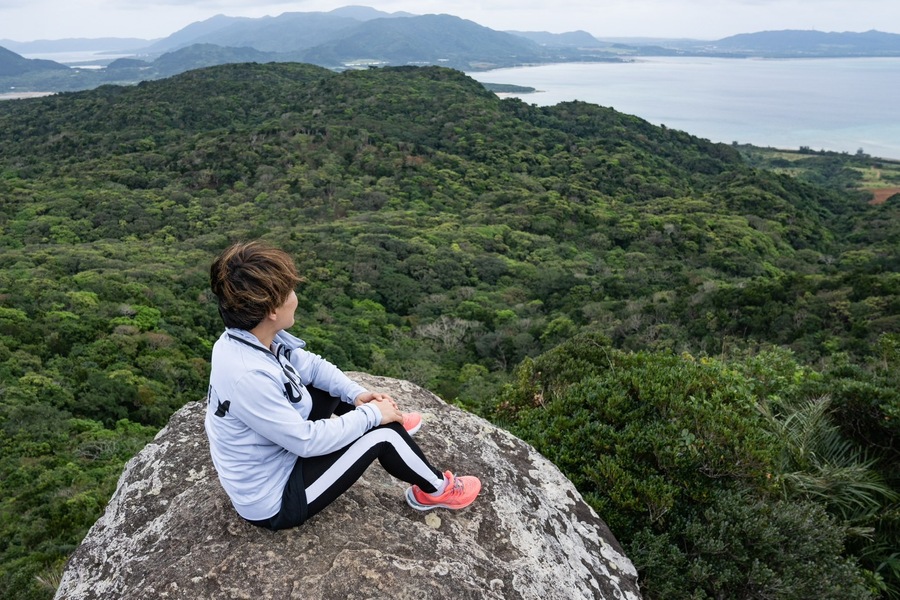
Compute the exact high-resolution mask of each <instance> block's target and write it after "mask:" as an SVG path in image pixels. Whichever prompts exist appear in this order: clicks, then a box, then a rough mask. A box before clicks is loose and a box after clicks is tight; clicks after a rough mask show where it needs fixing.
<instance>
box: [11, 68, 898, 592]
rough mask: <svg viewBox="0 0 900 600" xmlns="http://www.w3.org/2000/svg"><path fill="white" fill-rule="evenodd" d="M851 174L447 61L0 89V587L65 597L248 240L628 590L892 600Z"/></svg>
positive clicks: (884, 436)
mask: <svg viewBox="0 0 900 600" xmlns="http://www.w3.org/2000/svg"><path fill="white" fill-rule="evenodd" d="M853 161H859V162H860V163H861V164H862V163H866V165H869V166H870V165H871V163H873V162H875V161H876V159H870V158H868V157H845V158H844V159H842V162H838V163H828V166H827V167H822V169H826V168H827V169H828V170H830V172H829V173H828V175H827V177H826V176H824V175H823V176H822V177H821V178H820V184H814V183H810V182H809V181H815V180H816V179H815V178H806V180H804V178H800V177H795V176H791V175H787V174H782V173H778V172H775V171H773V170H769V169H760V168H753V167H751V166H749V165H748V164H747V162H746V161H745V159H744V158H743V157H742V155H741V154H740V153H739V151H738V149H736V148H732V147H729V146H724V145H719V144H712V143H710V142H708V141H706V140H702V139H698V138H695V137H692V136H690V135H688V134H686V133H683V132H679V131H674V130H671V129H666V128H660V127H655V126H652V125H650V124H648V123H647V122H645V121H642V120H640V119H638V118H636V117H632V116H628V115H625V114H622V113H618V112H616V111H614V110H612V109H608V108H602V107H598V106H594V105H589V104H584V103H577V102H575V103H565V104H560V105H557V106H554V107H536V106H530V105H527V104H525V103H523V102H521V101H519V100H515V99H506V100H500V99H498V98H497V97H496V96H495V95H494V94H492V93H490V92H488V91H486V90H485V89H484V88H483V87H482V86H481V85H480V84H479V83H477V82H475V81H473V80H472V79H470V78H468V77H466V76H465V75H463V74H462V73H459V72H457V71H453V70H449V69H441V68H436V67H428V68H390V69H371V70H368V71H348V72H345V73H341V74H336V73H333V72H331V71H328V70H325V69H322V68H318V67H313V66H310V65H303V64H265V65H247V64H244V65H225V66H220V67H214V68H209V69H203V70H198V71H191V72H188V73H184V74H181V75H178V76H176V77H173V78H171V79H167V80H162V81H154V82H145V83H141V84H139V85H137V86H133V87H114V86H104V87H100V88H98V89H96V90H92V91H89V92H77V93H64V94H59V95H56V96H50V97H46V98H40V99H32V100H20V101H15V102H5V103H2V104H0V206H2V209H0V231H2V236H0V373H2V379H0V381H2V389H0V432H2V434H0V597H2V598H17V599H18V598H47V597H49V596H50V595H51V594H52V590H53V588H54V581H55V578H56V577H58V574H59V572H60V569H61V566H62V564H63V562H64V560H65V557H66V556H67V554H68V553H69V552H71V550H72V549H73V548H74V547H75V546H76V545H77V543H78V542H79V540H80V539H81V537H82V536H83V535H84V533H85V532H86V531H87V528H88V527H89V526H90V525H91V524H92V523H93V521H94V520H95V519H96V518H97V517H98V516H99V514H100V513H101V511H102V509H103V506H104V503H105V502H106V500H107V499H108V498H109V496H110V495H111V493H112V491H113V489H114V486H115V483H116V479H117V477H118V474H119V472H120V471H121V468H122V466H123V464H124V462H125V461H126V460H127V459H128V458H129V457H130V456H132V455H133V454H134V453H135V452H136V451H137V450H139V449H140V448H141V447H142V445H143V444H144V443H146V441H148V440H149V439H150V438H151V437H152V435H153V434H154V433H155V431H157V430H158V428H159V427H161V426H162V425H164V424H165V422H166V420H167V418H168V416H169V415H170V414H171V413H172V412H173V411H174V410H175V409H176V408H178V407H179V406H181V405H183V404H184V403H185V402H187V401H191V400H199V399H202V398H203V395H204V391H205V388H206V385H207V380H206V378H207V375H208V358H209V350H210V348H211V345H212V342H213V341H214V340H215V338H216V337H217V336H218V334H219V333H220V331H221V325H220V320H219V318H218V316H217V314H216V310H215V305H214V302H213V299H212V298H211V296H210V293H209V292H208V290H207V287H208V286H207V269H208V265H209V263H210V262H211V260H212V258H213V256H214V255H215V254H216V253H217V252H219V251H220V250H221V249H223V248H224V247H225V246H227V245H228V244H229V243H230V242H232V241H235V240H238V239H252V238H263V239H265V240H267V241H269V242H271V243H273V244H276V245H278V246H280V247H283V248H284V249H286V250H288V251H289V252H290V253H291V254H292V255H293V256H294V257H295V259H296V261H297V263H298V266H299V268H300V270H301V272H302V273H304V274H305V277H306V280H307V281H306V282H305V283H304V284H301V287H300V289H299V290H298V296H299V297H300V306H299V309H298V315H297V325H296V326H295V329H294V332H295V333H296V334H297V335H299V336H300V337H303V338H304V339H306V340H307V341H308V343H309V346H310V348H311V349H312V350H313V351H315V352H317V353H320V354H322V355H323V356H325V357H327V358H329V359H330V360H332V361H333V362H335V363H337V364H339V365H341V366H342V367H343V368H346V369H356V370H362V371H367V372H371V373H375V374H380V375H386V376H392V377H398V378H402V379H407V380H411V381H413V382H416V383H418V384H420V385H423V386H425V387H427V388H429V389H431V390H432V391H434V392H435V393H437V394H439V395H441V396H442V397H444V398H445V399H448V400H451V401H455V402H457V403H459V404H460V405H462V406H464V407H466V408H468V409H469V410H472V411H474V412H478V413H480V414H482V415H484V416H486V417H488V418H490V419H492V420H494V421H495V422H498V423H500V424H501V425H503V426H505V427H507V428H509V429H510V430H511V431H513V432H514V433H516V434H517V435H519V436H521V437H523V438H524V439H526V440H527V441H529V442H530V443H532V444H534V445H535V446H536V447H537V448H538V449H539V450H540V451H541V452H543V453H545V454H546V455H547V456H548V457H549V458H550V459H551V460H553V461H554V462H556V464H558V465H559V466H560V467H561V468H562V469H563V470H564V472H566V474H567V475H568V476H569V477H570V478H571V479H572V480H573V482H575V484H576V485H577V486H578V488H579V489H580V490H581V492H582V493H583V494H584V495H585V497H586V498H587V500H588V501H589V502H590V503H591V504H592V505H593V506H594V507H595V508H596V509H597V511H598V513H599V514H600V516H601V517H602V518H603V519H604V520H606V521H607V522H608V523H609V524H610V526H611V528H612V530H613V532H614V533H615V534H616V536H617V537H618V538H619V540H620V541H621V542H622V543H623V544H624V546H625V547H626V550H627V553H628V555H629V557H630V558H631V559H632V560H633V561H634V562H635V564H636V566H637V567H638V569H639V571H640V574H641V578H642V587H643V589H644V590H645V597H647V598H649V599H656V598H697V599H700V598H720V597H727V598H753V597H769V598H780V599H787V598H797V599H800V598H810V597H817V598H834V599H838V598H849V597H854V598H868V597H871V598H877V597H884V598H896V597H898V594H900V577H898V574H900V557H898V554H897V551H896V548H897V547H898V545H900V508H898V502H897V498H898V497H897V491H898V490H900V473H898V465H900V443H898V431H900V425H898V423H900V420H898V419H900V391H898V389H900V386H898V383H900V382H898V376H897V374H896V373H897V372H898V370H900V295H898V292H900V275H898V271H900V268H898V267H900V257H898V252H900V236H898V233H900V219H898V216H900V215H898V203H897V202H895V201H892V200H889V201H887V202H885V203H883V204H879V205H870V204H869V203H868V202H867V200H868V199H869V197H868V196H867V195H866V194H864V193H860V192H857V191H854V190H853V189H852V187H853V181H854V178H853V177H851V176H847V177H839V176H838V175H836V174H835V171H837V172H843V171H847V172H848V173H852V172H853V168H854V165H853V164H852V163H853ZM816 164H818V163H816ZM823 164H824V163H823ZM816 168H818V167H816ZM836 182H840V183H839V184H838V183H836ZM848 182H849V186H850V187H849V188H848V187H847V185H848Z"/></svg>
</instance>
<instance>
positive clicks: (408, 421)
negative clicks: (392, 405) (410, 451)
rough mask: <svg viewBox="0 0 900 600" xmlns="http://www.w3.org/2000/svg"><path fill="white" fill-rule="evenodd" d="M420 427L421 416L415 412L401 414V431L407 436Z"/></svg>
mask: <svg viewBox="0 0 900 600" xmlns="http://www.w3.org/2000/svg"><path fill="white" fill-rule="evenodd" d="M420 427H422V415H420V414H419V413H417V412H408V413H403V429H405V430H406V433H408V434H409V435H412V434H414V433H415V432H417V431H418V430H419V428H420Z"/></svg>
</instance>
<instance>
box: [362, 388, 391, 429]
mask: <svg viewBox="0 0 900 600" xmlns="http://www.w3.org/2000/svg"><path fill="white" fill-rule="evenodd" d="M369 402H372V403H373V404H374V405H375V406H376V407H377V408H378V412H380V413H381V424H382V425H384V424H385V423H393V422H395V421H396V422H398V423H399V422H400V421H402V420H403V413H402V412H400V410H399V409H398V408H397V403H396V402H395V401H394V399H393V398H391V397H390V396H388V395H387V394H382V393H380V392H363V393H362V394H360V395H359V396H357V397H356V400H354V404H356V406H362V405H363V404H368V403H369Z"/></svg>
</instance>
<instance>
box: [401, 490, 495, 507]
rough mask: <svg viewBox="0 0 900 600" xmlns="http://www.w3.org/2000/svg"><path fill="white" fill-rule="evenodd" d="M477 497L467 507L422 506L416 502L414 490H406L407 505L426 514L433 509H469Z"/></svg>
mask: <svg viewBox="0 0 900 600" xmlns="http://www.w3.org/2000/svg"><path fill="white" fill-rule="evenodd" d="M479 492H480V490H479ZM477 497H478V496H475V498H472V502H469V503H468V504H466V505H465V506H450V505H449V504H420V503H419V502H417V501H416V498H415V496H413V491H412V488H411V487H410V488H407V489H406V503H407V504H409V505H410V506H411V507H412V508H414V509H416V510H418V511H421V512H426V511H429V510H431V509H433V508H446V509H448V510H462V509H464V508H468V507H469V506H471V505H472V503H473V502H475V499H476V498H477Z"/></svg>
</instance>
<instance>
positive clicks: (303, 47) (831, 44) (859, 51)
mask: <svg viewBox="0 0 900 600" xmlns="http://www.w3.org/2000/svg"><path fill="white" fill-rule="evenodd" d="M0 47H2V48H0V49H4V50H3V52H2V53H0V92H3V91H6V90H8V89H10V88H15V89H16V90H38V91H63V90H75V89H86V88H91V87H96V86H98V85H102V84H106V83H116V84H133V83H136V82H139V81H143V80H149V79H158V78H160V77H168V76H171V75H174V74H177V73H180V72H183V71H186V70H190V69H196V68H200V67H205V66H212V65H217V64H223V63H231V62H308V63H312V64H315V65H320V66H324V67H327V68H330V69H334V70H342V69H348V68H366V67H369V66H382V65H442V66H447V67H452V68H456V69H460V70H463V71H474V70H485V69H493V68H499V67H510V66H519V65H529V64H543V63H554V62H585V61H626V60H632V59H633V58H634V57H639V56H698V55H702V56H724V57H736V58H741V57H750V56H759V57H783V58H784V57H836V56H900V35H897V34H891V33H882V32H878V31H868V32H865V33H824V32H818V31H792V30H786V31H765V32H759V33H749V34H741V35H736V36H731V37H727V38H724V39H721V40H715V41H701V40H653V41H652V43H649V42H648V43H646V44H644V43H641V42H640V41H633V42H630V43H623V42H621V41H618V42H616V41H603V40H600V39H597V38H596V37H594V36H592V35H591V34H590V33H588V32H585V31H572V32H566V33H549V32H544V31H527V32H526V31H496V30H493V29H490V28H487V27H484V26H482V25H479V24H477V23H474V22H472V21H468V20H465V19H461V18H459V17H455V16H451V15H412V14H410V13H404V12H397V13H386V12H382V11H378V10H376V9H373V8H369V7H362V6H351V7H344V8H340V9H336V10H333V11H330V12H290V13H284V14H282V15H279V16H277V17H262V18H256V19H254V18H246V17H228V16H224V15H218V16H215V17H212V18H210V19H207V20H205V21H200V22H197V23H192V24H191V25H188V26H187V27H185V28H183V29H181V30H179V31H176V32H175V33H173V34H172V35H170V36H168V37H165V38H162V39H159V40H135V39H132V38H104V39H95V40H86V39H72V40H44V41H36V42H10V41H7V40H0ZM85 50H91V51H106V52H109V53H119V54H123V53H130V54H133V57H132V58H129V59H119V60H112V58H109V59H104V58H103V57H102V55H97V56H95V59H94V60H93V61H91V63H90V64H84V63H82V64H72V65H68V66H71V67H74V71H75V73H73V70H68V71H67V70H66V69H67V66H66V65H61V64H59V63H53V62H52V61H34V60H32V61H29V60H28V59H26V58H24V57H22V56H20V55H18V54H16V53H15V52H22V53H26V54H28V53H30V54H46V53H53V52H75V51H85ZM88 66H90V67H93V68H91V69H88V68H85V67H88ZM98 67H106V68H98Z"/></svg>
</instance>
